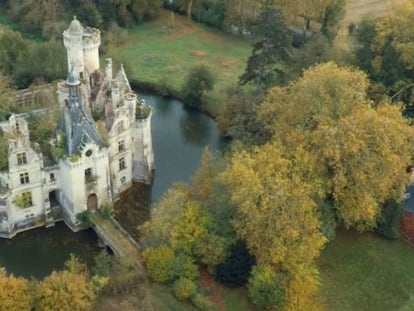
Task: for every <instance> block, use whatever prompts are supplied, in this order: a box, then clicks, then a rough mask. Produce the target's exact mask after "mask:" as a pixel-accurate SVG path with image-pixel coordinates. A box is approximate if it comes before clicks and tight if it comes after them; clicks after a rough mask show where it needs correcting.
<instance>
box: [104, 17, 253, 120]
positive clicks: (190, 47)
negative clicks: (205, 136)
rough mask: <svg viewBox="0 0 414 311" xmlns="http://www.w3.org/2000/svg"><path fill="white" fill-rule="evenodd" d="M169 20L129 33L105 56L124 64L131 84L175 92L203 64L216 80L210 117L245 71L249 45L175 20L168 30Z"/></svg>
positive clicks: (203, 27) (130, 30)
mask: <svg viewBox="0 0 414 311" xmlns="http://www.w3.org/2000/svg"><path fill="white" fill-rule="evenodd" d="M169 20H170V16H169V15H168V14H167V13H166V12H162V14H161V17H160V18H159V19H157V20H156V21H154V22H150V23H145V24H143V25H139V26H136V27H134V28H132V29H129V31H128V36H127V39H126V41H125V43H123V44H120V45H119V46H117V47H112V48H111V49H110V51H108V55H109V56H110V55H113V56H115V59H120V60H122V61H124V62H126V64H127V69H128V76H129V77H130V79H132V80H137V81H141V82H150V83H157V84H160V85H168V86H169V87H171V88H172V89H173V90H174V91H179V90H180V89H181V86H182V83H183V81H184V79H185V76H186V74H187V72H188V70H189V69H190V68H191V67H192V66H194V65H197V64H200V63H206V64H208V65H209V66H210V68H211V70H212V72H213V73H214V76H215V78H216V85H215V88H214V90H213V91H212V92H211V94H209V96H208V98H207V100H208V106H207V109H208V110H209V111H211V112H213V113H215V112H218V111H219V110H220V107H221V103H222V101H223V98H224V97H225V92H226V89H227V88H228V87H230V86H234V85H236V83H237V81H238V77H239V76H240V75H241V74H242V72H243V71H244V69H245V64H246V60H247V58H248V56H249V54H250V51H251V45H250V44H249V43H248V42H246V41H244V40H241V39H239V38H236V37H234V36H230V35H226V34H223V33H222V32H219V31H216V30H214V29H211V28H208V27H205V26H202V25H199V24H196V23H192V24H191V25H189V24H188V23H187V21H186V20H185V19H184V18H183V17H181V16H178V15H177V16H176V17H175V27H170V26H169V24H170V22H169Z"/></svg>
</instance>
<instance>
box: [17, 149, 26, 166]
mask: <svg viewBox="0 0 414 311" xmlns="http://www.w3.org/2000/svg"><path fill="white" fill-rule="evenodd" d="M26 163H27V158H26V153H25V152H22V153H18V154H17V164H18V165H23V164H26Z"/></svg>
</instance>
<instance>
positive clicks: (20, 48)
mask: <svg viewBox="0 0 414 311" xmlns="http://www.w3.org/2000/svg"><path fill="white" fill-rule="evenodd" d="M0 49H1V53H0V71H2V72H3V73H5V74H7V75H12V74H13V73H14V71H15V66H16V62H17V60H18V59H19V58H22V57H27V52H28V44H27V42H26V41H25V40H24V39H23V38H22V36H21V34H20V33H19V32H17V31H13V30H5V31H2V32H0Z"/></svg>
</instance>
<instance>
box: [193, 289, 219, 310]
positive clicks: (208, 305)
mask: <svg viewBox="0 0 414 311" xmlns="http://www.w3.org/2000/svg"><path fill="white" fill-rule="evenodd" d="M191 301H192V302H193V304H194V305H195V306H196V307H197V308H198V309H200V310H202V311H215V310H217V307H216V305H215V304H214V303H213V302H212V301H211V300H210V299H208V297H206V296H204V295H203V294H200V293H197V294H195V295H194V297H193V299H192V300H191Z"/></svg>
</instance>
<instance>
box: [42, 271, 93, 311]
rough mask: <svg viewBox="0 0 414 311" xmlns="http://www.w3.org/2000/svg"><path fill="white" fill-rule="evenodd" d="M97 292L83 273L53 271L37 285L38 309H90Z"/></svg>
mask: <svg viewBox="0 0 414 311" xmlns="http://www.w3.org/2000/svg"><path fill="white" fill-rule="evenodd" d="M94 302H95V294H94V292H93V289H92V288H91V286H90V285H89V283H88V279H87V276H86V275H85V274H83V273H76V272H71V271H66V270H65V271H61V272H55V271H54V272H52V274H51V275H49V276H48V277H46V278H45V279H44V280H43V281H41V282H40V283H39V285H38V286H37V293H36V310H39V311H52V310H62V311H72V310H79V311H89V310H92V308H93V305H94Z"/></svg>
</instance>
